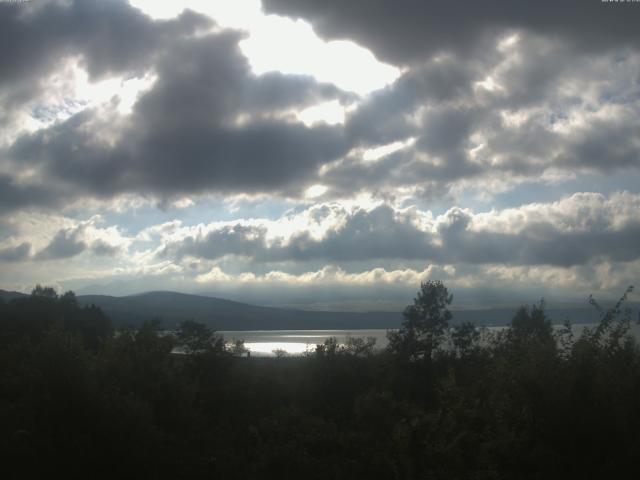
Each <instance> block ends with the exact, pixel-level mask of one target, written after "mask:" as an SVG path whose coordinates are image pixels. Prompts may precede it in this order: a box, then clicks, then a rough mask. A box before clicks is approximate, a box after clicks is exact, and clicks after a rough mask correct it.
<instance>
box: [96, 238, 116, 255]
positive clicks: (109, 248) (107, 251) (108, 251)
mask: <svg viewBox="0 0 640 480" xmlns="http://www.w3.org/2000/svg"><path fill="white" fill-rule="evenodd" d="M91 251H92V252H93V253H94V254H95V255H98V256H103V257H114V256H115V255H116V254H117V253H118V252H119V251H120V248H119V247H117V246H114V245H110V244H108V243H107V242H104V241H102V240H96V241H95V242H93V243H92V244H91Z"/></svg>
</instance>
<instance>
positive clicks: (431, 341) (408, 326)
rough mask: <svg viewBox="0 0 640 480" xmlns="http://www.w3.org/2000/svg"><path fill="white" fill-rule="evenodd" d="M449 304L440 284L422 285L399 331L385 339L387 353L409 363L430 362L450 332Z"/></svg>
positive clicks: (449, 296)
mask: <svg viewBox="0 0 640 480" xmlns="http://www.w3.org/2000/svg"><path fill="white" fill-rule="evenodd" d="M452 300H453V295H450V294H449V291H448V290H447V287H445V285H444V283H442V282H441V281H440V280H428V281H426V282H422V283H421V284H420V291H419V292H418V295H417V297H416V298H415V299H414V301H413V305H409V306H408V307H407V308H405V310H404V312H403V316H404V320H403V322H402V328H400V329H399V330H398V331H397V332H390V333H389V335H388V338H389V350H390V351H392V352H394V353H396V354H399V355H401V356H403V357H408V358H410V359H417V358H424V359H430V358H431V357H432V355H433V352H434V351H435V350H436V349H437V348H438V346H440V344H441V343H442V341H443V340H444V337H445V334H446V332H447V329H448V328H449V320H451V312H450V311H449V308H448V307H449V305H450V304H451V302H452Z"/></svg>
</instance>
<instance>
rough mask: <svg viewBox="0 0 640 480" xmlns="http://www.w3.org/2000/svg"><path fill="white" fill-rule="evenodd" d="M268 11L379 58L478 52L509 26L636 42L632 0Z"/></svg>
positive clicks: (279, 0) (285, 3) (592, 42)
mask: <svg viewBox="0 0 640 480" xmlns="http://www.w3.org/2000/svg"><path fill="white" fill-rule="evenodd" d="M263 5H264V8H265V10H266V11H267V12H269V13H277V14H280V15H288V16H291V17H301V18H304V19H305V20H308V21H309V22H311V24H312V25H313V27H314V28H315V29H316V31H317V32H318V33H319V34H320V35H322V36H324V37H326V38H331V39H345V38H347V39H352V40H354V41H356V42H358V43H360V44H361V45H364V46H365V47H367V48H370V49H371V50H373V52H374V53H375V54H376V55H378V56H379V57H380V58H381V59H383V60H386V61H389V62H391V63H395V64H411V63H414V62H416V61H421V60H424V59H425V58H430V57H431V56H433V55H435V54H438V53H442V52H452V53H455V54H456V55H461V56H463V57H474V56H480V55H484V54H485V53H486V47H487V46H488V45H490V44H491V42H493V40H494V39H495V37H496V36H497V35H500V34H504V33H506V32H510V31H513V30H524V31H527V32H531V33H534V34H539V35H543V36H548V37H551V38H555V39H557V40H558V41H560V42H566V43H569V44H571V45H572V46H573V47H574V48H575V49H576V50H577V51H596V50H600V51H601V50H605V49H608V48H610V47H612V46H620V45H622V46H626V45H628V46H633V47H637V44H638V42H639V41H640V30H639V29H638V28H637V22H638V12H637V10H636V7H637V5H634V4H633V3H626V4H625V3H620V4H617V3H607V2H600V1H599V0H597V1H584V0H561V1H543V2H531V1H528V0H516V1H504V2H497V1H492V0H476V1H473V2H465V3H462V4H461V3H459V2H451V1H448V0H432V1H417V0H400V1H393V2H392V1H387V0H374V1H371V0H354V1H348V2H345V1H342V0H264V1H263Z"/></svg>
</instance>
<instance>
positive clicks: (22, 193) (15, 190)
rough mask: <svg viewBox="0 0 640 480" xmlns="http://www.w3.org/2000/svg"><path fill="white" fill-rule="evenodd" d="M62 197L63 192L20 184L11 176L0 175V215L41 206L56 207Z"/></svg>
mask: <svg viewBox="0 0 640 480" xmlns="http://www.w3.org/2000/svg"><path fill="white" fill-rule="evenodd" d="M63 197H64V193H63V192H59V191H54V190H52V189H50V188H47V187H45V186H42V185H34V184H29V183H26V184H25V183H21V182H18V181H17V180H16V179H15V178H13V177H12V176H11V175H8V174H3V173H0V214H4V213H7V212H11V211H12V210H17V209H22V208H29V207H39V206H42V205H48V206H50V207H56V206H57V205H59V204H60V202H61V201H62V199H63Z"/></svg>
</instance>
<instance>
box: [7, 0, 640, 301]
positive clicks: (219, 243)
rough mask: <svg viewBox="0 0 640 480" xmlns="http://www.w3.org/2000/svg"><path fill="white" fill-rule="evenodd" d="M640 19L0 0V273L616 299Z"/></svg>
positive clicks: (65, 281) (631, 189)
mask: <svg viewBox="0 0 640 480" xmlns="http://www.w3.org/2000/svg"><path fill="white" fill-rule="evenodd" d="M639 24H640V2H630V1H629V2H621V1H620V2H607V1H601V0H560V1H558V0H556V1H553V2H551V1H547V0H543V1H538V2H530V1H519V0H513V1H508V2H507V1H505V2H496V1H489V0H476V1H474V2H468V3H464V4H461V3H459V2H450V1H420V2H418V1H415V0H394V1H383V0H349V1H348V2H345V1H344V0H263V1H262V2H260V1H258V0H256V1H253V0H234V1H199V0H193V1H188V0H184V1H182V0H181V1H166V2H165V1H163V2H158V1H152V0H131V1H130V2H127V1H125V0H99V1H97V0H41V1H38V0H30V1H21V2H7V1H1V0H0V288H2V289H5V290H17V291H25V292H28V291H30V290H31V289H32V288H33V286H34V285H35V284H37V283H40V284H45V285H51V286H54V287H55V288H57V289H59V290H68V289H73V290H74V291H76V292H77V293H100V294H111V295H127V294H134V293H139V292H144V291H150V290H175V291H180V292H187V293H199V294H207V295H215V296H219V297H222V298H231V299H235V300H241V301H247V302H250V303H257V304H263V305H290V306H298V307H302V308H323V309H365V310H366V309H395V308H399V306H401V305H404V304H406V303H407V302H408V301H410V300H411V299H412V298H413V296H414V295H415V292H416V291H417V290H418V289H419V286H420V282H421V281H424V280H428V279H432V280H442V281H444V282H445V284H446V285H447V286H448V288H449V290H450V291H451V292H453V293H454V304H455V305H457V306H458V307H460V308H463V307H471V306H474V307H475V306H496V305H511V304H519V303H523V302H526V303H532V302H535V301H537V300H538V299H539V298H541V297H545V298H546V299H547V300H548V301H550V302H551V303H553V302H560V303H561V302H584V300H585V299H586V298H587V296H588V295H589V294H594V295H595V296H596V297H599V298H614V297H617V296H619V295H620V294H621V293H622V292H623V291H624V290H625V288H626V287H627V286H628V285H633V284H635V283H637V281H638V277H639V273H640V182H639V180H640V171H639V169H640V28H638V25H639ZM633 298H636V299H637V295H636V297H633Z"/></svg>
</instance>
